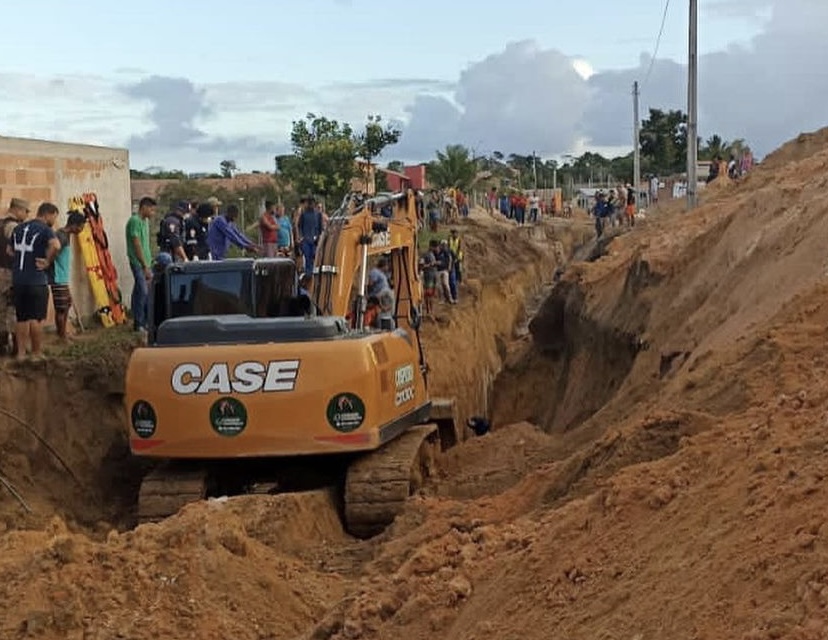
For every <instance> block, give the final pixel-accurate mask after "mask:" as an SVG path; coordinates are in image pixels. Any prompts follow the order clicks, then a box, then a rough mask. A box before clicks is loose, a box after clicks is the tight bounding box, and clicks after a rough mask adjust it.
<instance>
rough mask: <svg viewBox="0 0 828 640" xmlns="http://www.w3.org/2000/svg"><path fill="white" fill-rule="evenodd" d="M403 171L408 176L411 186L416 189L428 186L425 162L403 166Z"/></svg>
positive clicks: (419, 189)
mask: <svg viewBox="0 0 828 640" xmlns="http://www.w3.org/2000/svg"><path fill="white" fill-rule="evenodd" d="M403 173H405V175H406V176H408V179H409V180H410V181H411V188H412V189H416V190H418V191H425V189H426V188H427V186H428V183H427V181H426V166H425V164H415V165H413V166H407V167H403Z"/></svg>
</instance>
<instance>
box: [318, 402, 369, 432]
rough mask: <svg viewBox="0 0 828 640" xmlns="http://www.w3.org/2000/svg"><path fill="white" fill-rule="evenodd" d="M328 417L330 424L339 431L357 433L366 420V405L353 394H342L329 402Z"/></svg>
mask: <svg viewBox="0 0 828 640" xmlns="http://www.w3.org/2000/svg"><path fill="white" fill-rule="evenodd" d="M327 417H328V424H329V425H331V426H332V427H333V428H334V429H336V430H337V431H340V432H342V433H349V432H351V431H355V430H357V429H359V428H360V427H361V426H362V423H363V421H364V420H365V403H364V402H363V401H362V399H361V398H360V397H359V396H356V395H354V394H353V393H340V394H339V395H336V396H334V397H333V398H331V400H330V402H328V410H327Z"/></svg>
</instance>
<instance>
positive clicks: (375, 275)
mask: <svg viewBox="0 0 828 640" xmlns="http://www.w3.org/2000/svg"><path fill="white" fill-rule="evenodd" d="M390 275H391V265H390V264H389V263H388V258H386V257H385V256H380V258H379V259H378V260H377V264H376V266H375V267H374V268H373V269H371V270H370V271H369V272H368V295H369V296H375V297H377V298H378V297H379V294H380V293H382V292H383V291H385V290H386V289H390V288H391V282H390V277H389V276H390Z"/></svg>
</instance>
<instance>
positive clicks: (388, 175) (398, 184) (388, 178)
mask: <svg viewBox="0 0 828 640" xmlns="http://www.w3.org/2000/svg"><path fill="white" fill-rule="evenodd" d="M380 171H382V173H383V174H385V182H386V184H387V185H388V190H389V191H393V192H395V193H396V192H399V191H405V190H406V189H411V188H412V187H411V179H410V178H409V177H408V176H407V175H405V174H404V173H400V172H398V171H391V170H390V169H380Z"/></svg>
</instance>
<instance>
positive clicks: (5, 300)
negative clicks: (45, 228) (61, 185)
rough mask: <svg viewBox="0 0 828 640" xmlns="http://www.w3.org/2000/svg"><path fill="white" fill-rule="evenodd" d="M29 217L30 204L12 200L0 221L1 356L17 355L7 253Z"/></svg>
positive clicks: (10, 266) (10, 277) (10, 276)
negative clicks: (16, 230) (16, 229)
mask: <svg viewBox="0 0 828 640" xmlns="http://www.w3.org/2000/svg"><path fill="white" fill-rule="evenodd" d="M28 215H29V203H28V202H26V201H25V200H22V199H20V198H12V199H11V204H9V211H8V213H7V214H6V216H5V217H4V218H2V219H0V354H2V353H7V354H8V355H14V353H15V338H14V333H15V324H16V323H17V318H16V317H15V313H14V301H13V299H12V263H13V260H12V256H11V254H10V253H9V252H8V251H7V249H6V248H7V247H9V246H11V243H12V234H13V233H14V230H15V228H16V227H17V225H18V224H20V223H21V222H23V221H24V220H25V219H26V216H28Z"/></svg>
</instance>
